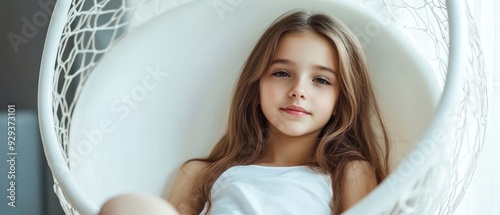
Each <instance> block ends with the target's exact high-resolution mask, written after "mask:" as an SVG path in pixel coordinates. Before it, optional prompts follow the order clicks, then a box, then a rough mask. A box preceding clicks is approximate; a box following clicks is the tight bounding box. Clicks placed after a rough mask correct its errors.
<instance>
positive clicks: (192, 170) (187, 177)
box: [167, 161, 208, 214]
mask: <svg viewBox="0 0 500 215" xmlns="http://www.w3.org/2000/svg"><path fill="white" fill-rule="evenodd" d="M207 165H208V163H205V162H202V161H190V162H187V163H185V164H183V165H182V166H181V168H180V170H179V172H178V173H177V176H176V178H175V182H174V186H173V188H172V191H171V192H170V195H169V196H168V198H167V200H168V202H170V203H171V204H172V205H173V206H174V207H175V208H176V209H177V211H179V212H180V213H181V214H194V213H195V212H193V211H192V210H193V208H192V205H189V203H191V189H192V187H193V185H194V181H193V179H194V178H195V176H196V174H197V173H199V172H200V171H201V170H202V169H203V168H205V167H206V166H207Z"/></svg>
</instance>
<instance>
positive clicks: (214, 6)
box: [39, 0, 487, 215]
mask: <svg viewBox="0 0 500 215" xmlns="http://www.w3.org/2000/svg"><path fill="white" fill-rule="evenodd" d="M362 2H363V3H364V6H363V5H361V4H359V3H353V2H351V1H339V0H309V1H303V0H273V1H268V0H251V1H242V0H214V1H208V0H196V1H188V2H182V1H174V0H172V1H168V0H164V1H161V0H157V1H132V0H129V1H127V0H123V1H110V0H102V1H76V0H75V1H70V0H59V1H57V4H56V6H55V9H54V12H53V15H52V19H51V23H50V26H49V31H48V34H47V39H46V43H45V48H44V53H43V58H42V66H41V70H40V83H39V116H40V129H41V134H42V140H43V144H44V150H45V154H46V157H47V160H48V163H49V166H50V168H51V170H52V174H53V176H54V181H55V184H54V189H55V192H56V193H57V195H58V197H59V199H60V201H61V205H62V206H63V209H64V210H65V212H66V213H67V214H89V215H90V214H96V213H97V212H98V210H99V207H100V205H102V204H103V203H104V201H106V200H107V199H108V198H110V197H112V196H115V195H117V194H121V193H129V192H147V193H152V194H156V195H159V196H160V195H162V194H163V193H165V192H168V189H169V187H170V186H171V185H172V182H173V176H174V175H175V172H176V171H177V169H178V167H179V166H180V165H181V163H182V162H184V161H186V160H187V159H189V158H193V157H203V156H206V155H208V152H209V151H210V149H211V147H212V146H213V144H215V142H216V141H217V140H218V139H219V138H220V137H221V135H222V132H223V131H224V129H225V126H226V124H225V122H226V121H227V113H228V110H229V102H230V96H231V93H232V89H233V86H234V83H235V80H236V78H237V77H238V75H239V72H240V68H241V66H242V65H243V62H244V60H245V59H246V57H247V56H248V55H249V53H250V51H251V49H252V47H253V46H254V44H255V43H256V41H257V40H258V38H259V37H260V35H261V34H262V33H263V31H264V29H266V28H267V27H268V26H269V25H270V24H271V23H272V21H274V20H275V19H276V18H277V17H278V16H280V15H281V14H283V13H285V12H287V11H289V10H291V9H295V8H304V9H308V10H312V11H318V12H325V13H328V14H330V15H332V16H334V17H336V18H338V19H340V20H341V21H342V22H344V23H345V24H346V25H347V26H348V27H349V28H351V30H353V32H354V33H355V34H356V35H357V36H358V37H359V39H360V41H361V42H362V44H363V46H364V49H365V53H366V55H367V58H368V61H369V67H370V71H371V73H372V77H373V82H374V85H375V88H376V93H377V96H378V100H379V103H380V105H381V107H382V111H383V114H384V115H385V118H386V120H387V122H388V125H389V131H390V134H391V136H392V137H393V139H394V145H393V158H392V160H391V163H392V164H393V167H394V168H393V172H392V173H391V175H390V176H389V177H388V178H387V179H386V180H384V181H383V183H382V184H381V185H379V186H378V187H377V188H376V189H375V190H374V191H373V192H371V193H370V194H369V195H368V196H367V198H365V199H364V200H362V201H361V202H360V203H359V204H357V205H356V206H355V207H353V208H352V209H350V210H349V211H347V212H346V214H367V213H369V214H430V213H436V214H448V213H451V212H453V210H454V209H455V207H456V205H457V203H458V202H459V201H460V199H461V197H462V195H463V194H464V192H465V189H466V187H467V185H468V182H469V181H470V179H471V177H472V173H473V171H474V167H475V162H476V158H477V155H478V153H479V152H480V149H481V146H482V143H483V136H484V130H485V129H484V128H485V117H486V116H485V114H486V112H487V111H486V96H485V95H486V93H485V92H486V86H485V80H484V77H485V76H484V72H483V70H482V59H481V55H480V53H481V51H480V49H479V43H478V40H477V35H476V31H475V28H474V25H473V22H472V21H471V17H470V14H469V13H468V11H467V5H466V4H465V3H464V2H463V1H448V4H447V5H445V4H444V3H442V2H437V1H426V2H424V3H415V4H409V3H390V2H389V1H384V0H373V1H362ZM420 4H421V5H422V6H421V5H420ZM429 11H432V12H433V13H432V14H434V15H432V16H426V14H427V15H428V14H429V13H427V12H429ZM446 12H448V14H447V13H446ZM422 17H423V19H421V18H422ZM448 17H449V30H450V31H449V35H450V37H449V38H450V41H449V46H448ZM463 23H468V25H462V26H460V25H461V24H463ZM435 27H436V28H435ZM398 29H399V30H398ZM420 35H423V37H420ZM412 38H413V39H412ZM429 38H430V39H429ZM426 40H427V41H430V43H425V41H426ZM415 41H416V42H415ZM448 47H449V48H448ZM448 51H449V52H448ZM448 53H449V63H448ZM444 77H446V79H444ZM444 80H445V82H444Z"/></svg>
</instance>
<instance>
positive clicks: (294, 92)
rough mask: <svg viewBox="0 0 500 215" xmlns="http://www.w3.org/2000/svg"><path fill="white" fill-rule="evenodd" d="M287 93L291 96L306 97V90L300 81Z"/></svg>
mask: <svg viewBox="0 0 500 215" xmlns="http://www.w3.org/2000/svg"><path fill="white" fill-rule="evenodd" d="M288 95H289V96H290V97H292V98H301V99H306V92H305V89H304V87H303V84H302V83H301V81H297V83H295V85H294V86H293V87H292V89H290V92H288Z"/></svg>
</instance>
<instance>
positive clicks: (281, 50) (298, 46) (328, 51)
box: [270, 31, 338, 69]
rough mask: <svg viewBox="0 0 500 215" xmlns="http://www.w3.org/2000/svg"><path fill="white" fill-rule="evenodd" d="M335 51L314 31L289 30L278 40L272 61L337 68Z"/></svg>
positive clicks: (328, 42) (332, 46)
mask: <svg viewBox="0 0 500 215" xmlns="http://www.w3.org/2000/svg"><path fill="white" fill-rule="evenodd" d="M337 58H338V56H337V51H336V48H335V46H334V45H333V44H332V43H331V42H330V41H329V40H327V39H325V37H323V36H322V35H320V34H319V33H316V32H314V31H304V32H289V33H286V34H284V35H283V36H282V37H281V38H280V40H279V41H278V45H277V47H276V52H275V53H274V56H273V59H271V62H270V63H271V64H272V62H274V61H276V60H287V61H290V62H292V63H304V64H319V65H322V66H325V67H329V68H332V69H335V68H337V61H338V60H337Z"/></svg>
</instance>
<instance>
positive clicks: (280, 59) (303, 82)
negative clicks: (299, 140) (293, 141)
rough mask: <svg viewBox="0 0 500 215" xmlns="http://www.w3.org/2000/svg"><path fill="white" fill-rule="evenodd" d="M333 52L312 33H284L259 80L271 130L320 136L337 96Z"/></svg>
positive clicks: (291, 134)
mask: <svg viewBox="0 0 500 215" xmlns="http://www.w3.org/2000/svg"><path fill="white" fill-rule="evenodd" d="M336 59H337V53H336V51H335V48H334V47H333V46H332V45H331V44H330V43H329V42H328V41H327V40H325V39H323V38H322V37H321V36H320V35H318V34H316V33H314V32H311V31H306V32H297V33H287V34H285V35H284V36H283V37H282V38H281V39H280V41H279V43H278V47H277V51H276V56H275V58H274V59H273V60H272V62H271V65H270V67H269V68H268V70H267V71H265V72H264V74H263V75H262V76H261V78H260V80H259V85H260V86H259V87H260V89H259V93H260V105H261V108H262V112H263V113H264V115H265V117H266V119H267V120H268V121H269V123H270V126H271V130H275V131H276V129H277V130H279V131H280V132H281V133H283V134H285V135H288V136H295V137H298V136H304V135H311V134H313V135H319V133H320V132H321V129H322V128H323V127H324V126H325V125H326V123H327V122H328V120H329V119H330V117H331V116H332V115H333V114H335V113H334V109H335V105H336V103H337V100H338V99H337V98H338V96H339V84H338V81H337V75H336V74H338V73H337V72H336V68H338V65H337V60H336Z"/></svg>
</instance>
